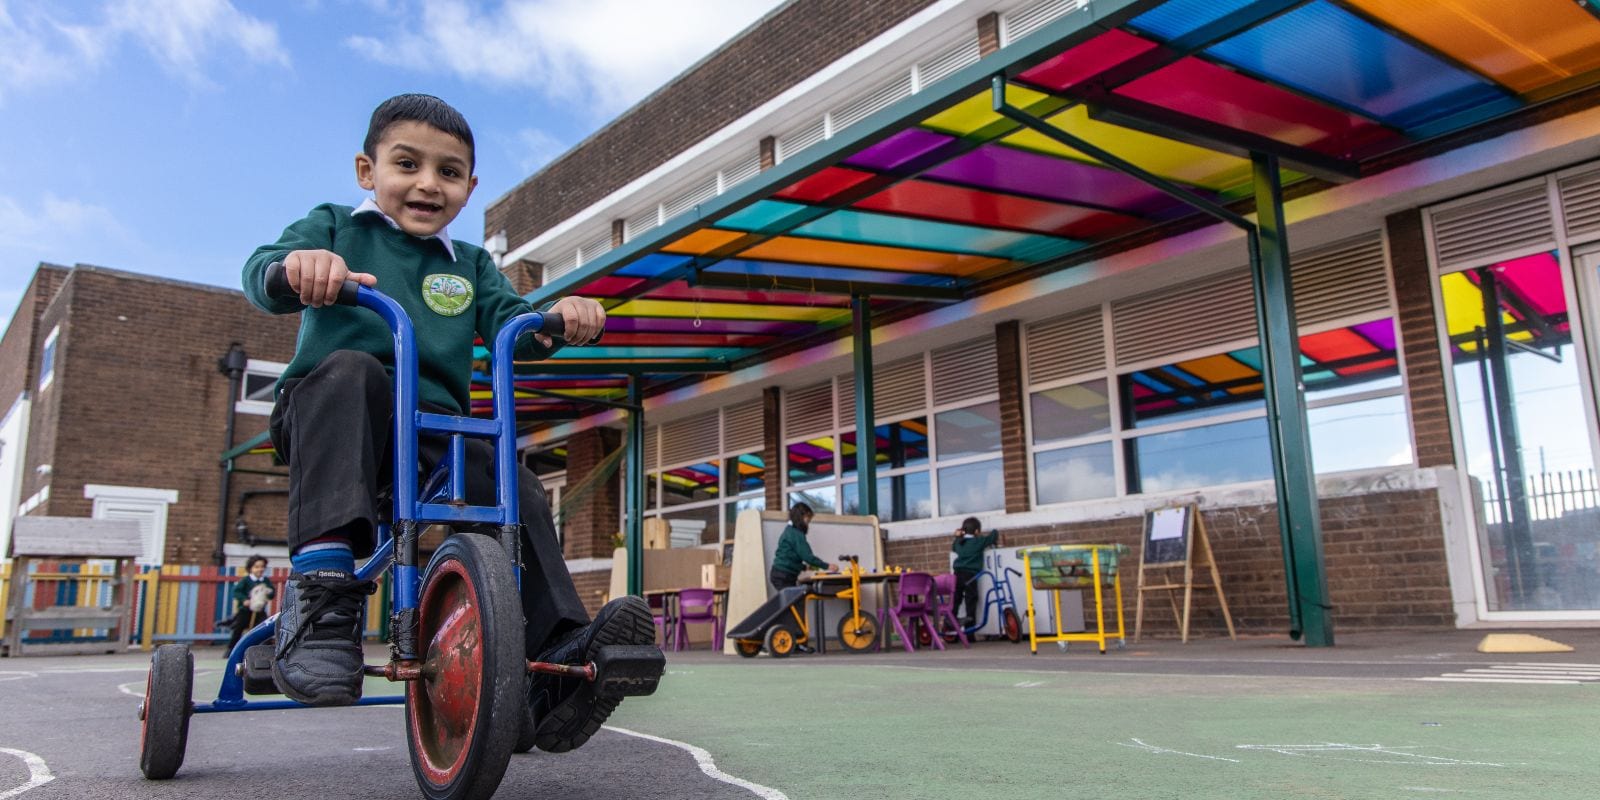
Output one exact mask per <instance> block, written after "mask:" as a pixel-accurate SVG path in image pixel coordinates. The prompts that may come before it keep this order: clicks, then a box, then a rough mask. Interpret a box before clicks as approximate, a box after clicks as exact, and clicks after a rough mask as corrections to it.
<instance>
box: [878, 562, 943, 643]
mask: <svg viewBox="0 0 1600 800" xmlns="http://www.w3.org/2000/svg"><path fill="white" fill-rule="evenodd" d="M933 602H934V601H933V576H932V575H929V574H928V573H926V572H906V573H902V574H901V575H900V598H899V601H898V602H897V604H896V605H895V607H894V608H891V609H889V624H891V625H893V626H894V629H895V632H896V633H898V634H900V642H901V644H904V645H905V646H906V652H908V653H909V652H911V651H913V650H915V649H917V648H916V643H915V641H914V638H915V637H913V636H911V635H910V634H908V633H906V626H905V624H904V622H903V620H905V619H907V618H910V619H921V620H922V624H923V625H926V626H928V630H929V631H933V630H934V627H933V616H932V614H933ZM933 646H934V647H937V648H939V649H940V650H943V649H944V641H943V640H942V638H941V637H938V636H935V637H933Z"/></svg>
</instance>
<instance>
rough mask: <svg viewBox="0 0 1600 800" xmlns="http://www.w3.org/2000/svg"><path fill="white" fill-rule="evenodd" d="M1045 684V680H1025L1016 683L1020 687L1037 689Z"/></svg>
mask: <svg viewBox="0 0 1600 800" xmlns="http://www.w3.org/2000/svg"><path fill="white" fill-rule="evenodd" d="M1043 685H1044V681H1023V682H1021V683H1018V684H1016V688H1018V689H1037V688H1039V687H1040V686H1043Z"/></svg>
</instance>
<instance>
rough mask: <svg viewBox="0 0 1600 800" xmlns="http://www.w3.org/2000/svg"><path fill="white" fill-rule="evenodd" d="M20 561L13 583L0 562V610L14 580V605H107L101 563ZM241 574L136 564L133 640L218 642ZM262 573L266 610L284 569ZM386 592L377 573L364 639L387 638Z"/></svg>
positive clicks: (89, 633)
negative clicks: (268, 592) (22, 577)
mask: <svg viewBox="0 0 1600 800" xmlns="http://www.w3.org/2000/svg"><path fill="white" fill-rule="evenodd" d="M28 566H29V570H28V572H29V575H30V577H31V578H32V579H31V580H28V581H18V580H15V579H14V578H13V576H12V574H11V571H12V568H13V565H12V564H0V609H9V608H10V596H11V593H12V592H13V591H16V590H17V588H18V585H19V584H20V585H21V586H22V587H23V588H22V591H23V593H24V594H23V597H22V600H21V602H22V603H23V604H25V605H27V606H28V607H30V608H34V609H44V608H49V607H51V606H83V607H95V606H99V607H109V606H110V605H111V598H112V583H111V582H112V580H113V579H115V577H116V576H115V575H114V574H113V573H112V567H111V565H110V564H109V563H98V562H94V561H90V562H87V563H62V562H58V561H48V560H36V561H31V562H29V565H28ZM243 575H244V572H243V568H235V567H220V568H219V567H215V566H200V565H197V564H167V565H164V566H159V567H142V568H140V571H139V573H138V574H137V575H136V576H135V577H134V587H133V600H132V602H131V604H130V608H131V611H130V613H131V614H132V617H133V619H132V620H131V623H132V626H131V630H132V633H133V643H134V644H138V645H139V646H140V648H141V649H144V650H149V649H151V648H152V647H154V646H155V645H157V644H160V643H162V642H189V643H193V644H204V643H216V644H219V645H221V644H226V643H227V641H228V638H229V636H230V635H231V633H232V632H231V631H230V630H229V628H228V626H227V623H226V620H227V618H229V617H231V616H232V615H233V611H234V608H233V599H232V597H231V596H230V591H231V589H232V588H233V584H234V583H236V582H237V581H238V580H239V579H240V578H241V577H242V576H243ZM267 577H268V578H270V579H271V581H272V584H273V586H274V588H276V589H277V590H278V596H277V598H275V599H274V600H273V601H272V605H271V606H270V607H269V611H271V612H276V611H277V610H278V602H279V599H281V598H282V597H283V584H284V581H286V580H288V578H289V570H287V569H275V570H271V571H269V572H268V573H267ZM389 592H390V587H389V576H388V574H387V573H385V574H384V576H383V577H382V578H381V579H379V581H378V591H377V592H376V593H374V594H373V595H372V597H371V598H370V599H369V600H368V601H367V623H366V636H367V637H368V638H372V639H384V638H387V636H388V627H389V618H388V614H387V613H386V609H387V608H388V607H389ZM6 624H7V622H6V619H5V615H4V614H3V613H0V637H3V636H5V632H6ZM106 635H107V631H105V630H91V629H75V630H52V631H39V630H35V631H32V632H30V633H29V635H28V638H27V641H29V642H68V641H74V640H84V639H93V638H101V637H104V636H106Z"/></svg>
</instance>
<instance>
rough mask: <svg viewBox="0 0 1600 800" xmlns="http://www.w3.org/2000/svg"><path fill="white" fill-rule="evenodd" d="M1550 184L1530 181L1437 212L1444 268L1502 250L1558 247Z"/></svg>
mask: <svg viewBox="0 0 1600 800" xmlns="http://www.w3.org/2000/svg"><path fill="white" fill-rule="evenodd" d="M1554 228H1555V226H1554V224H1553V223H1552V221H1551V217H1550V203H1549V200H1548V197H1547V195H1546V192H1545V185H1544V184H1543V183H1540V184H1539V185H1536V186H1525V187H1523V188H1521V189H1514V190H1512V191H1509V192H1505V193H1503V194H1500V195H1498V196H1496V197H1491V198H1489V199H1487V200H1482V201H1479V202H1476V203H1469V204H1467V205H1464V206H1459V207H1456V208H1452V209H1449V210H1446V211H1441V212H1438V213H1436V214H1434V215H1433V238H1434V246H1435V247H1436V248H1437V250H1438V253H1439V268H1440V269H1443V270H1449V269H1452V268H1455V267H1463V268H1464V267H1470V266H1476V265H1479V264H1483V263H1486V262H1487V261H1488V260H1490V259H1492V258H1493V257H1494V256H1496V255H1499V254H1502V253H1513V252H1524V251H1527V250H1531V249H1534V248H1554V247H1555V230H1554Z"/></svg>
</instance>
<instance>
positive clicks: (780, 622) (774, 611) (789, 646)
mask: <svg viewBox="0 0 1600 800" xmlns="http://www.w3.org/2000/svg"><path fill="white" fill-rule="evenodd" d="M839 560H840V561H842V562H844V563H846V564H848V565H849V566H848V567H847V568H846V574H848V575H849V576H850V586H849V587H848V588H841V589H839V590H838V591H836V592H828V591H826V590H820V589H817V590H813V589H802V588H800V587H798V586H790V587H786V588H783V589H779V590H778V593H777V594H775V595H773V596H772V597H771V598H768V600H767V602H765V603H763V604H762V605H761V607H760V608H757V609H756V610H755V613H753V614H751V615H750V616H748V617H746V618H745V619H744V621H743V622H741V623H739V624H738V625H737V626H735V627H734V629H733V630H731V631H728V634H727V638H729V639H732V640H733V649H734V651H735V652H737V653H738V654H739V655H741V656H744V657H745V658H755V657H756V656H757V655H759V654H760V653H761V651H762V650H763V649H764V650H766V651H767V654H768V655H771V656H772V657H773V658H786V657H788V656H789V654H790V653H793V652H794V651H795V650H798V649H800V648H801V646H803V645H806V644H807V643H809V642H810V641H811V627H810V626H809V625H807V624H806V615H805V612H804V608H805V604H806V603H807V602H808V601H811V600H819V599H823V598H830V597H831V598H836V599H839V600H849V601H850V615H849V616H846V617H840V618H839V629H838V633H839V643H840V644H843V645H844V648H845V650H847V651H849V652H852V653H861V652H865V651H867V650H869V649H871V648H872V646H873V645H874V644H875V643H877V641H878V619H877V617H874V616H872V614H871V612H867V611H863V610H861V559H860V557H859V556H839Z"/></svg>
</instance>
